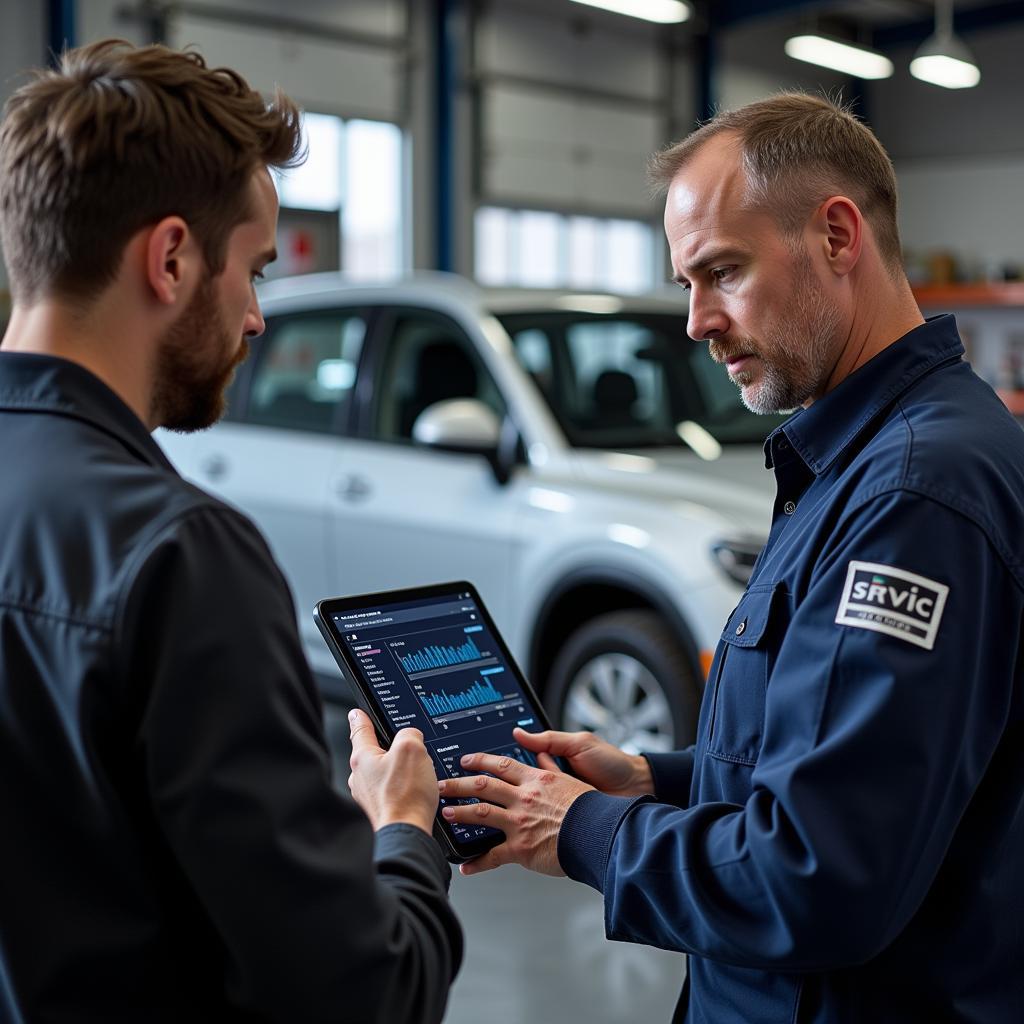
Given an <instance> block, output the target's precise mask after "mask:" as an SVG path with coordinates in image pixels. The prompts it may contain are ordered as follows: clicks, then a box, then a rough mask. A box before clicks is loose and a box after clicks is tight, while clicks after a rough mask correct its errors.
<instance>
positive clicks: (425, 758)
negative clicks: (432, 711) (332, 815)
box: [348, 710, 438, 833]
mask: <svg viewBox="0 0 1024 1024" xmlns="http://www.w3.org/2000/svg"><path fill="white" fill-rule="evenodd" d="M348 720H349V726H350V728H351V730H352V757H351V758H350V759H349V766H350V767H351V769H352V774H351V775H350V776H349V777H348V788H349V789H350V790H352V796H353V797H354V798H355V801H356V803H357V804H359V806H360V807H361V808H362V809H363V810H364V811H365V812H366V816H367V817H368V818H369V819H370V824H371V825H373V828H374V831H376V830H377V829H380V828H383V827H384V826H385V825H394V824H395V823H397V822H405V823H407V824H409V825H415V826H416V827H417V828H421V829H423V831H424V832H428V833H429V832H430V831H431V828H432V827H433V824H434V815H435V813H436V812H437V798H438V794H437V773H436V772H435V771H434V763H433V761H431V759H430V755H429V754H428V753H427V748H426V747H425V746H424V745H423V733H421V732H420V731H419V729H411V728H409V729H399V731H398V734H397V735H396V736H395V738H394V739H393V740H392V741H391V748H390V750H382V749H381V747H380V744H379V743H378V742H377V736H376V734H375V733H374V731H373V723H372V722H371V721H370V719H369V718H368V717H367V715H366V714H365V713H364V712H362V711H359V710H353V711H350V712H349V716H348Z"/></svg>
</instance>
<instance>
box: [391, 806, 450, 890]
mask: <svg viewBox="0 0 1024 1024" xmlns="http://www.w3.org/2000/svg"><path fill="white" fill-rule="evenodd" d="M420 851H422V855H421V853H420ZM411 852H414V853H415V856H416V858H417V860H421V861H422V860H427V861H429V862H430V863H431V864H432V865H433V866H434V869H435V871H434V873H435V874H436V875H437V879H438V881H439V882H440V883H441V884H442V885H443V886H444V888H445V890H446V891H447V889H448V885H449V883H450V882H451V880H452V869H451V867H450V866H449V864H448V861H447V860H446V859H445V856H444V854H443V853H442V852H441V848H440V847H439V846H438V845H437V840H436V839H434V837H433V836H430V835H427V833H426V832H424V831H423V829H421V828H417V827H416V826H415V825H409V824H407V823H405V822H396V823H395V824H394V825H385V826H384V827H383V828H382V829H380V830H379V831H378V832H375V833H374V836H373V861H374V863H375V864H379V863H380V862H381V861H384V860H390V859H392V858H394V857H395V856H399V855H401V854H403V853H404V854H406V855H408V854H409V853H411Z"/></svg>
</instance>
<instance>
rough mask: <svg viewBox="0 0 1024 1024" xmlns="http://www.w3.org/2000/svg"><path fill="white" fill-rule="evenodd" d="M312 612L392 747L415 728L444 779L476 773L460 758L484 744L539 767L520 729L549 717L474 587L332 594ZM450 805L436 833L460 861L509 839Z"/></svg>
mask: <svg viewBox="0 0 1024 1024" xmlns="http://www.w3.org/2000/svg"><path fill="white" fill-rule="evenodd" d="M313 618H314V620H315V621H316V624H317V626H319V628H320V632H321V633H323V635H324V639H326V641H327V645H328V646H329V647H330V649H331V651H332V653H333V654H334V656H335V658H336V659H337V661H338V664H339V666H340V667H341V670H342V674H343V675H344V676H345V678H346V679H347V680H348V682H349V684H350V685H351V686H352V688H353V691H354V694H355V697H356V699H357V701H358V703H359V706H360V707H362V708H363V710H365V711H366V712H367V713H368V714H369V715H370V718H371V719H372V720H373V723H374V725H375V726H376V729H377V735H378V738H379V739H380V741H381V744H382V745H383V746H389V745H390V743H391V740H392V738H393V737H394V736H395V734H396V733H397V732H398V730H399V729H404V728H406V727H408V726H415V727H416V728H417V729H419V730H420V731H421V732H422V733H423V738H424V740H425V741H426V745H427V750H428V751H429V752H430V756H431V757H432V758H433V760H434V768H435V770H436V771H437V777H438V778H439V779H447V778H453V777H456V776H459V775H466V774H476V773H474V772H464V771H463V770H462V768H461V766H460V765H459V759H460V758H461V757H462V756H463V754H472V753H474V752H476V751H485V752H488V753H492V754H504V755H507V756H509V757H514V758H516V759H517V760H519V761H522V762H524V763H525V764H529V765H534V766H536V764H537V762H536V759H535V758H534V755H533V754H532V753H530V751H528V750H524V749H523V748H522V747H520V746H519V744H517V743H516V741H515V739H514V738H513V736H512V730H513V729H514V728H515V727H516V726H520V727H521V728H523V729H526V730H528V731H529V732H542V731H543V730H544V729H548V728H550V726H549V724H548V720H547V716H546V715H545V714H544V709H543V708H542V707H541V704H540V701H539V700H538V699H537V695H536V694H535V693H534V692H533V689H532V687H531V686H530V684H529V683H528V682H527V681H526V679H525V678H524V676H523V674H522V672H520V671H519V668H518V667H517V665H516V663H515V661H513V659H512V656H511V655H510V654H509V651H508V648H507V647H506V646H505V642H504V641H503V640H502V638H501V636H500V635H499V633H498V630H497V629H496V628H495V626H494V622H493V621H492V620H491V617H490V615H489V614H488V612H487V609H486V608H485V607H484V605H483V602H482V601H481V600H480V596H479V595H478V594H477V592H476V590H475V589H474V588H473V586H472V584H470V583H465V582H462V583H441V584H437V585H435V586H430V587H417V588H414V589H409V590H393V591H390V592H387V593H382V594H365V595H362V596H358V597H337V598H329V599H327V600H324V601H320V602H319V603H318V604H317V606H316V609H315V610H314V612H313ZM445 802H446V801H445V800H444V799H443V798H442V800H441V806H443V805H444V804H445ZM456 802H459V803H468V802H474V803H475V802H476V801H462V800H460V801H456ZM441 806H439V807H438V814H437V818H436V819H435V823H434V835H435V837H436V838H437V840H438V842H439V843H440V844H441V847H442V849H443V850H444V852H445V855H446V856H447V857H448V859H449V860H450V861H452V862H453V863H456V864H458V863H462V862H464V861H467V860H472V859H473V858H474V857H479V856H480V854H482V853H484V852H486V851H487V850H489V849H490V848H491V847H492V846H496V845H497V844H498V843H500V842H502V841H503V840H504V838H505V834H504V833H503V832H501V831H500V830H498V829H495V828H490V827H476V826H470V825H459V824H454V823H451V822H448V821H445V820H444V818H443V817H442V816H441V813H440V812H441Z"/></svg>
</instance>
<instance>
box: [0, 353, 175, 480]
mask: <svg viewBox="0 0 1024 1024" xmlns="http://www.w3.org/2000/svg"><path fill="white" fill-rule="evenodd" d="M0 410H5V411H12V412H18V411H27V412H43V413H51V414H54V415H58V416H70V417H72V418H74V419H78V420H82V421H83V422H85V423H90V424H92V425H93V426H95V427H98V428H99V429H100V430H103V431H104V432H106V433H107V434H109V435H111V436H112V437H114V438H116V439H117V440H118V441H120V442H121V444H123V445H124V446H125V448H127V449H128V450H129V451H130V452H131V453H132V454H133V455H134V456H135V457H136V458H138V459H140V460H141V461H143V462H147V463H149V464H151V465H155V466H160V467H161V468H163V469H167V470H170V471H171V472H172V473H173V472H175V470H174V468H173V467H172V466H171V463H170V462H169V461H168V460H167V456H166V455H164V453H163V451H162V450H161V448H160V446H159V445H158V444H157V443H156V441H154V440H153V438H152V436H151V435H150V433H149V431H148V430H147V429H146V426H145V424H144V423H143V422H142V421H141V420H140V419H139V418H138V416H136V415H135V413H134V412H132V410H131V409H130V408H129V407H128V406H127V405H126V404H125V403H124V402H123V401H122V399H121V398H120V397H118V395H116V394H115V393H114V392H113V391H112V390H111V389H110V388H109V387H107V385H106V384H104V383H103V381H101V380H100V379H99V377H97V376H96V375H95V374H93V373H90V372H89V371H88V370H87V369H85V367H84V366H80V365H79V364H78V363H75V362H72V361H71V360H68V359H60V358H58V357H57V356H47V355H39V354H37V353H33V352H0Z"/></svg>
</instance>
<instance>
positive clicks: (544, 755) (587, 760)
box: [513, 729, 654, 796]
mask: <svg viewBox="0 0 1024 1024" xmlns="http://www.w3.org/2000/svg"><path fill="white" fill-rule="evenodd" d="M513 735H514V736H515V738H516V741H517V742H518V743H519V744H521V745H522V746H524V747H526V749H527V750H530V751H532V752H533V753H534V754H536V755H537V763H538V764H539V765H540V766H541V768H546V769H548V771H552V772H557V771H559V770H560V769H559V767H558V765H557V764H556V763H555V761H554V758H556V757H563V758H565V760H566V761H568V762H569V767H570V768H571V769H572V771H573V772H574V773H575V774H576V775H578V776H579V777H580V778H581V779H583V780H584V781H585V782H589V783H590V784H591V785H592V786H593V787H594V788H595V789H599V790H601V792H602V793H607V794H608V795H609V796H647V795H648V794H652V795H653V793H654V779H653V778H652V777H651V766H650V765H649V764H648V763H647V758H646V757H643V756H642V755H641V754H625V753H623V752H622V751H621V750H619V748H618V747H613V746H612V745H611V744H610V743H608V742H607V741H605V740H602V739H600V738H599V737H597V736H595V735H594V734H593V733H591V732H555V731H554V730H549V731H548V732H527V731H526V730H525V729H516V730H514V732H513Z"/></svg>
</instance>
